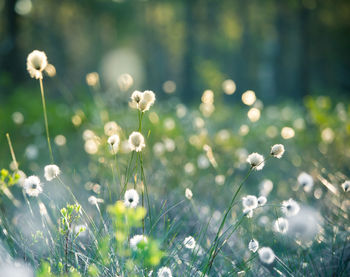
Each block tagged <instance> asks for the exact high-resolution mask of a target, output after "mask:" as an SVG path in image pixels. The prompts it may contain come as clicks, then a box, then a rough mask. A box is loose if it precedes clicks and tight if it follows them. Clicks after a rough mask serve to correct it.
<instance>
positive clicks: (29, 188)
mask: <svg viewBox="0 0 350 277" xmlns="http://www.w3.org/2000/svg"><path fill="white" fill-rule="evenodd" d="M23 188H24V190H25V192H26V193H27V194H28V195H29V196H33V197H37V196H38V195H39V194H40V193H42V192H43V188H42V184H41V182H40V179H39V177H38V176H34V175H32V176H29V177H28V178H26V179H25V180H24V185H23Z"/></svg>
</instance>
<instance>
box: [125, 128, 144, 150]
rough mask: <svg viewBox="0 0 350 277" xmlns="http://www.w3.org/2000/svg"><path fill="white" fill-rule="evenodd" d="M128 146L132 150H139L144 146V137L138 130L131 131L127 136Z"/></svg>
mask: <svg viewBox="0 0 350 277" xmlns="http://www.w3.org/2000/svg"><path fill="white" fill-rule="evenodd" d="M128 142H129V146H130V149H131V150H132V151H136V152H140V151H142V149H143V148H145V146H146V144H145V138H144V137H143V135H142V134H141V133H139V132H132V133H131V134H130V136H129V140H128Z"/></svg>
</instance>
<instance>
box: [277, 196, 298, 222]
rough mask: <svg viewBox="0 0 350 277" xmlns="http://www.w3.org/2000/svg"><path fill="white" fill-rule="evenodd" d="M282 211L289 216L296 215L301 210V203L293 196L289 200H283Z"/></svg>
mask: <svg viewBox="0 0 350 277" xmlns="http://www.w3.org/2000/svg"><path fill="white" fill-rule="evenodd" d="M281 209H282V212H283V213H284V214H285V215H286V216H287V217H291V216H295V215H297V214H298V213H299V211H300V206H299V204H298V203H297V202H296V201H294V200H293V199H292V198H290V199H289V200H286V201H283V202H282V208H281Z"/></svg>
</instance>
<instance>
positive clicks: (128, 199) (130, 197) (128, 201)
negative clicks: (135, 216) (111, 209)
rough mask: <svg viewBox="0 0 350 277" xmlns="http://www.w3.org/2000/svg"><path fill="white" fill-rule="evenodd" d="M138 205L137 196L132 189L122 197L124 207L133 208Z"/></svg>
mask: <svg viewBox="0 0 350 277" xmlns="http://www.w3.org/2000/svg"><path fill="white" fill-rule="evenodd" d="M138 203H139V194H138V193H137V191H136V190H134V189H129V190H127V191H126V192H125V195H124V204H125V206H126V207H129V208H135V207H136V206H137V204H138Z"/></svg>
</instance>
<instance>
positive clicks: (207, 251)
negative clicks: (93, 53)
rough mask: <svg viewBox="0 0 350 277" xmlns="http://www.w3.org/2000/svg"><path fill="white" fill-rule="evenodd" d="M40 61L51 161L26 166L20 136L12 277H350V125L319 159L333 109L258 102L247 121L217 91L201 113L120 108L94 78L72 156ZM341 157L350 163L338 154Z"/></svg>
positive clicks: (141, 104)
mask: <svg viewBox="0 0 350 277" xmlns="http://www.w3.org/2000/svg"><path fill="white" fill-rule="evenodd" d="M33 53H34V54H33V55H32V54H31V55H30V56H29V57H28V61H27V67H28V71H29V73H30V74H31V76H32V77H33V78H35V79H38V80H39V82H40V93H41V100H42V106H43V115H44V126H45V133H46V141H47V150H46V151H45V152H44V151H43V153H45V154H43V155H41V156H40V157H41V158H42V159H43V161H35V159H36V158H30V155H29V157H28V154H26V156H27V157H26V158H27V159H28V165H29V166H26V167H22V165H21V162H18V160H17V159H16V154H17V156H20V157H22V156H23V155H22V154H19V153H18V151H16V144H15V143H13V141H12V140H11V138H10V135H9V134H7V135H6V137H7V142H8V146H9V150H10V151H9V157H8V158H7V160H10V161H11V162H10V163H9V165H8V167H9V168H10V169H9V170H7V169H5V168H4V169H2V170H1V179H0V182H1V183H0V184H1V192H2V195H1V200H2V202H1V217H0V226H1V228H2V234H1V237H0V238H1V244H0V276H17V275H15V274H20V275H18V276H34V274H36V276H39V277H40V276H346V275H347V274H348V273H349V270H350V267H349V266H350V265H349V261H350V248H349V220H348V212H349V207H350V201H349V200H348V191H349V185H350V182H349V181H346V180H348V178H347V175H346V173H347V171H346V170H347V169H346V166H347V165H348V163H344V164H343V167H341V165H337V166H339V167H338V168H337V167H335V164H336V163H339V162H340V161H344V160H346V155H348V152H346V151H348V148H346V151H345V150H344V153H345V154H343V155H342V150H341V146H343V145H344V144H345V141H346V139H347V138H348V136H344V135H342V136H336V135H335V134H336V132H337V129H336V128H339V129H341V128H343V126H342V125H341V124H339V122H341V121H342V120H341V119H339V118H338V119H337V117H335V118H336V119H337V120H335V118H334V116H333V117H332V122H330V123H329V124H334V123H333V122H338V123H336V124H334V125H333V126H332V128H334V131H333V129H331V127H327V128H328V129H327V128H326V127H325V126H326V125H325V122H322V124H319V125H320V126H321V125H322V126H321V127H320V129H321V130H320V131H321V140H319V145H318V149H319V150H320V151H319V152H314V151H312V150H311V149H307V147H310V145H312V144H314V139H315V138H314V133H315V131H314V132H313V133H312V134H309V130H310V128H316V127H317V126H318V125H317V124H318V122H317V120H319V118H320V113H322V112H325V111H322V110H321V109H319V107H317V102H318V104H320V103H321V105H322V101H326V100H324V99H323V100H322V99H321V100H320V99H318V100H315V101H314V102H313V100H312V99H311V98H310V99H308V102H307V103H306V106H307V107H308V108H309V114H307V115H306V114H305V113H304V112H299V111H296V112H295V113H293V112H291V110H290V109H289V111H288V110H286V108H283V109H278V108H276V107H272V108H270V109H268V108H267V109H264V108H262V107H261V105H259V104H256V103H259V102H257V98H256V95H255V93H254V92H253V91H247V92H245V93H244V94H243V95H242V102H243V104H245V105H246V106H247V107H248V112H247V116H245V115H244V116H243V117H242V116H241V117H239V114H240V113H241V111H242V109H241V110H240V111H239V112H237V113H236V114H235V113H234V112H233V111H231V110H230V108H229V107H227V106H226V105H225V104H222V103H219V104H217V105H216V106H214V98H215V97H218V98H219V96H215V95H214V93H213V92H212V91H209V90H206V91H205V92H204V93H203V95H202V98H201V102H202V103H201V105H200V108H199V109H197V108H193V107H192V108H190V107H186V106H184V105H183V104H181V103H176V100H174V99H170V100H169V101H168V102H167V101H165V100H163V102H162V104H160V103H161V101H158V100H156V98H155V97H156V95H155V94H154V93H153V92H152V91H149V90H146V91H144V92H140V91H134V92H132V91H130V90H128V89H127V90H126V91H124V92H122V91H120V92H118V93H121V94H122V95H123V96H124V97H125V99H124V100H123V101H122V103H119V104H118V105H119V106H118V109H116V106H115V105H114V104H113V103H110V101H108V99H105V96H104V94H103V92H102V91H100V83H99V78H98V75H96V74H97V73H94V74H93V75H88V77H89V78H87V80H88V85H89V86H90V87H91V88H92V94H93V100H92V101H90V103H91V110H90V111H89V109H87V110H86V111H85V113H84V111H83V110H82V109H78V110H75V112H74V114H73V116H72V118H71V122H72V125H73V126H74V127H75V129H74V132H75V133H77V134H79V137H78V136H74V140H76V141H73V142H72V146H70V141H67V138H66V137H65V136H64V134H63V135H62V134H61V137H59V139H58V136H57V135H56V137H55V144H56V146H55V147H52V145H51V140H50V132H49V127H54V124H49V123H50V122H49V120H48V118H49V117H48V114H50V113H49V109H47V106H46V100H45V95H44V87H43V78H44V76H45V74H44V70H45V64H47V58H46V55H45V54H44V53H43V52H40V51H38V52H35V51H34V52H33ZM91 74H92V73H91ZM96 76H97V77H96ZM91 78H92V79H91ZM123 85H125V84H123ZM129 87H130V86H129ZM230 95H232V93H231V92H230ZM230 97H231V96H230ZM232 97H234V95H233V96H232ZM129 99H130V100H129ZM215 99H216V98H215ZM123 106H124V107H123ZM127 106H129V107H127ZM157 106H159V107H157ZM337 107H338V108H337V109H339V106H337ZM116 110H118V112H116ZM320 110H321V111H320ZM265 111H266V113H265ZM328 113H329V114H331V115H333V113H335V111H332V110H328ZM235 116H237V119H235V120H234V121H233V122H234V124H236V125H237V126H238V127H237V126H232V125H231V123H232V122H231V120H230V119H232V117H235ZM325 117H326V118H327V116H324V115H323V118H325ZM88 118H91V120H90V121H89V120H87V119H88ZM306 118H313V119H314V120H313V121H312V124H313V125H312V124H311V122H307V119H306ZM349 118H350V116H349V112H348V117H346V119H345V120H347V121H346V122H348V123H349ZM117 122H118V123H117ZM309 125H310V126H309ZM290 126H293V127H290ZM327 126H328V125H327ZM329 126H330V125H329ZM335 126H337V127H335ZM277 130H280V134H279V133H278V132H277ZM325 130H326V131H325ZM276 132H277V133H276ZM332 132H333V133H332ZM332 134H333V135H332ZM38 136H42V134H38ZM11 137H12V138H13V137H16V134H15V133H13V134H11ZM62 137H63V138H64V139H63V138H62ZM81 137H82V138H81ZM15 141H18V139H16V140H15ZM281 143H283V144H281ZM304 144H308V146H307V147H306V149H305V148H304V149H303V148H302V147H303V146H304ZM40 147H41V149H44V146H40ZM304 147H305V146H304ZM338 147H339V148H338ZM45 148H46V147H45ZM79 149H80V150H79ZM248 149H249V151H248ZM308 150H309V151H308ZM256 151H258V152H259V153H262V154H263V155H261V154H259V153H257V152H256ZM332 151H335V152H336V153H337V155H338V156H337V155H335V157H332V156H329V157H326V156H325V155H326V154H327V153H331V152H332ZM16 152H17V153H16ZM46 153H48V155H47V154H46ZM332 153H333V152H332ZM18 154H19V155H18ZM313 155H314V156H313ZM47 157H48V158H47ZM53 157H55V160H54V158H53ZM21 159H23V158H21ZM31 159H32V160H31ZM45 159H46V160H48V162H45ZM30 160H31V161H30ZM55 163H56V164H55ZM43 165H46V166H45V167H44V166H43ZM343 172H344V173H343ZM42 175H44V178H43V177H41V176H42ZM271 180H273V181H271ZM8 207H11V208H8ZM11 216H12V217H11Z"/></svg>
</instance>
